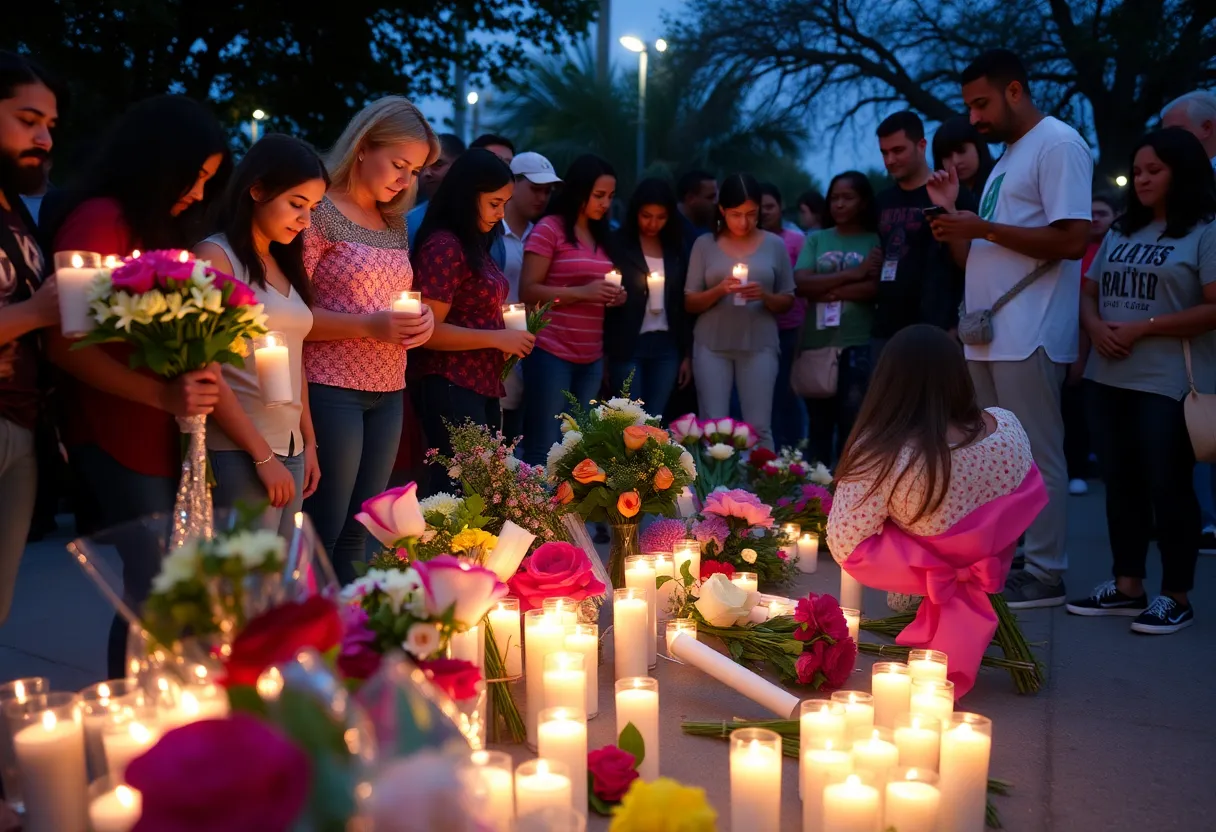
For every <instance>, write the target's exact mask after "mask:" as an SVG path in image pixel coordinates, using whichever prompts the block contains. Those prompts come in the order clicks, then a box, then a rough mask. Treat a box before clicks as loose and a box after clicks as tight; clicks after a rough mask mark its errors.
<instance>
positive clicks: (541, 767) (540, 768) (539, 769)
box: [536, 760, 549, 774]
mask: <svg viewBox="0 0 1216 832" xmlns="http://www.w3.org/2000/svg"><path fill="white" fill-rule="evenodd" d="M536 773H537V774H548V773H549V764H548V763H547V762H546V761H544V760H537V761H536Z"/></svg>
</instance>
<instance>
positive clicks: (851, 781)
mask: <svg viewBox="0 0 1216 832" xmlns="http://www.w3.org/2000/svg"><path fill="white" fill-rule="evenodd" d="M844 782H845V783H847V784H848V785H850V786H860V785H861V778H860V777H858V776H857V775H856V774H850V775H849V776H848V777H846V778H845V779H844Z"/></svg>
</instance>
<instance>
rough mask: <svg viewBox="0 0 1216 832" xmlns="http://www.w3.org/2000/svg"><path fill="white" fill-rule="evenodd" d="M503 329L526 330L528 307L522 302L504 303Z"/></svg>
mask: <svg viewBox="0 0 1216 832" xmlns="http://www.w3.org/2000/svg"><path fill="white" fill-rule="evenodd" d="M502 324H503V328H504V329H513V330H515V331H517V332H526V331H527V329H528V307H527V306H525V305H524V304H522V303H504V304H503V306H502Z"/></svg>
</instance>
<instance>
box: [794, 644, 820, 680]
mask: <svg viewBox="0 0 1216 832" xmlns="http://www.w3.org/2000/svg"><path fill="white" fill-rule="evenodd" d="M821 664H822V659H821V657H820V656H818V655H816V654H815V652H814V651H812V650H807V651H805V652H803V653H802V654H801V655H800V656H798V659H797V661H795V662H794V672H795V673H797V674H798V684H800V685H813V684H814V683H815V674H816V673H818V672H819V666H820V665H821Z"/></svg>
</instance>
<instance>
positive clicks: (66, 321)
mask: <svg viewBox="0 0 1216 832" xmlns="http://www.w3.org/2000/svg"><path fill="white" fill-rule="evenodd" d="M100 268H101V255H100V254H97V253H96V252H92V251H57V252H55V283H56V285H57V286H58V295H59V329H60V332H62V333H63V336H64V337H65V338H79V337H80V336H82V335H85V334H87V333H88V332H90V331H92V329H93V327H94V326H95V322H94V321H93V317H92V315H90V314H89V311H90V310H89V303H90V301H89V295H90V289H91V288H92V286H93V278H94V277H95V276H96V275H97V271H98V269H100Z"/></svg>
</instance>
